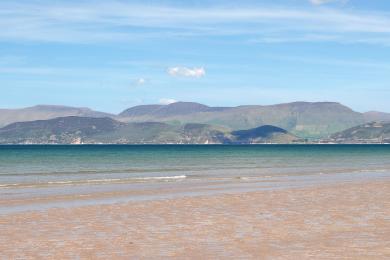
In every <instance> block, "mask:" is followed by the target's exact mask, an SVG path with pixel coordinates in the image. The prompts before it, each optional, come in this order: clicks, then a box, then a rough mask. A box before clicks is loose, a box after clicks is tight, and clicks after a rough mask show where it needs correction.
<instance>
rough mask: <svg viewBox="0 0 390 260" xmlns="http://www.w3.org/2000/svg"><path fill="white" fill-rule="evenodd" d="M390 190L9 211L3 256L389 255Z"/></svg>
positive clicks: (0, 221)
mask: <svg viewBox="0 0 390 260" xmlns="http://www.w3.org/2000/svg"><path fill="white" fill-rule="evenodd" d="M172 192H174V191H172ZM389 194H390V180H378V181H368V182H367V181H364V182H361V181H356V182H345V183H337V184H336V183H333V184H323V185H314V186H312V185H310V186H307V187H301V188H297V187H293V188H284V189H271V190H264V191H255V192H254V191H249V192H234V193H231V194H210V195H201V196H177V197H172V198H170V199H158V200H148V201H138V202H137V201H132V202H126V203H112V204H100V205H99V204H97V205H89V206H74V207H64V208H51V209H46V210H40V211H24V212H18V213H12V214H11V213H10V214H4V215H1V216H0V230H1V233H0V252H1V255H2V258H3V259H54V258H56V259H99V258H100V259H107V258H109V257H110V258H114V259H128V258H141V259H142V258H145V259H150V258H152V259H158V258H171V257H172V258H179V259H205V258H208V259H226V258H232V259H233V258H235V259H237V258H241V259H388V258H389V257H390V218H389V216H390V201H389V200H388V196H389ZM95 196H98V195H95ZM1 203H6V202H4V201H1Z"/></svg>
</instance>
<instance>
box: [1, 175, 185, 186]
mask: <svg viewBox="0 0 390 260" xmlns="http://www.w3.org/2000/svg"><path fill="white" fill-rule="evenodd" d="M185 178H187V176H186V175H176V176H158V177H135V178H128V179H96V180H74V181H48V182H39V183H10V184H0V188H29V187H31V188H32V187H40V186H41V187H42V186H54V185H83V184H91V183H93V184H109V183H116V184H119V183H131V182H143V181H174V180H182V179H185Z"/></svg>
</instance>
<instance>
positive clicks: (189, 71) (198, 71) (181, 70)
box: [167, 67, 206, 78]
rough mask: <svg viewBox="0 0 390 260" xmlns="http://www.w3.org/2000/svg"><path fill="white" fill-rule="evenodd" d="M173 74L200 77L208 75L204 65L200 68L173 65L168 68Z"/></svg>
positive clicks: (170, 73)
mask: <svg viewBox="0 0 390 260" xmlns="http://www.w3.org/2000/svg"><path fill="white" fill-rule="evenodd" d="M167 72H168V74H169V75H171V76H181V77H191V78H200V77H203V76H204V75H206V71H205V69H204V68H203V67H199V68H195V67H194V68H187V67H171V68H168V70H167Z"/></svg>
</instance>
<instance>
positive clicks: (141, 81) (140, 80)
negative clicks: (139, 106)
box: [137, 78, 146, 85]
mask: <svg viewBox="0 0 390 260" xmlns="http://www.w3.org/2000/svg"><path fill="white" fill-rule="evenodd" d="M145 82H146V79H144V78H139V79H137V85H143V84H145Z"/></svg>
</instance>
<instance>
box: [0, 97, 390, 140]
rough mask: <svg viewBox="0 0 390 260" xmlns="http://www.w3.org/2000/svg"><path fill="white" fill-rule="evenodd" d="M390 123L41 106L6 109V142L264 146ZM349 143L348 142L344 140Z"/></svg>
mask: <svg viewBox="0 0 390 260" xmlns="http://www.w3.org/2000/svg"><path fill="white" fill-rule="evenodd" d="M373 121H375V122H380V121H389V122H390V114H389V113H383V112H375V111H370V112H367V113H359V112H356V111H353V110H352V109H350V108H348V107H346V106H344V105H342V104H339V103H335V102H293V103H285V104H277V105H269V106H260V105H245V106H237V107H210V106H206V105H203V104H199V103H194V102H176V103H172V104H169V105H141V106H135V107H131V108H128V109H126V110H124V111H123V112H121V113H119V114H117V115H114V114H110V113H104V112H99V111H94V110H91V109H89V108H75V107H66V106H50V105H38V106H35V107H29V108H22V109H0V127H3V128H0V143H264V142H278V143H280V142H288V143H290V142H297V141H302V140H306V139H309V140H319V139H326V138H330V139H331V140H336V139H337V140H341V139H343V138H336V136H337V134H340V133H343V131H345V130H347V129H351V128H354V127H357V126H362V125H365V124H367V123H370V122H373ZM343 140H347V138H344V139H343Z"/></svg>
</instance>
